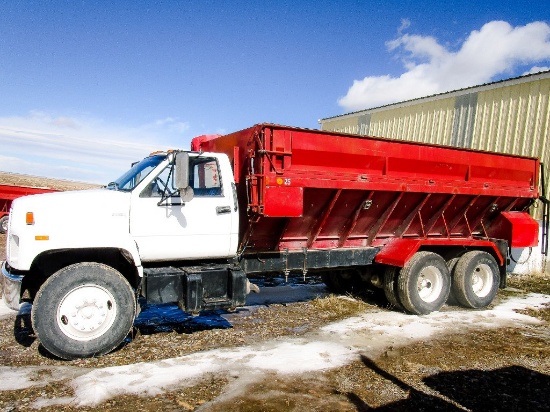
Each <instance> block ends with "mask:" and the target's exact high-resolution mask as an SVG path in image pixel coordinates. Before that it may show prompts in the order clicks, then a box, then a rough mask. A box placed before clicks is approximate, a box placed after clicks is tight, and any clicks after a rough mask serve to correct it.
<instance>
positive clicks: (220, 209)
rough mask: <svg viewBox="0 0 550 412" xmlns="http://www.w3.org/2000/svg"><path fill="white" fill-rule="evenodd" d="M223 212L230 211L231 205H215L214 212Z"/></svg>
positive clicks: (219, 213) (220, 213) (221, 213)
mask: <svg viewBox="0 0 550 412" xmlns="http://www.w3.org/2000/svg"><path fill="white" fill-rule="evenodd" d="M225 213H231V206H216V214H218V215H223V214H225Z"/></svg>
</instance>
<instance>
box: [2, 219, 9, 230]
mask: <svg viewBox="0 0 550 412" xmlns="http://www.w3.org/2000/svg"><path fill="white" fill-rule="evenodd" d="M1 223H2V232H4V233H6V232H7V231H8V219H3V220H2V222H1Z"/></svg>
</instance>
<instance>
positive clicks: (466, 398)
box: [346, 356, 550, 412]
mask: <svg viewBox="0 0 550 412" xmlns="http://www.w3.org/2000/svg"><path fill="white" fill-rule="evenodd" d="M362 361H363V363H364V364H365V365H366V366H367V367H368V368H370V369H371V370H373V371H374V372H376V373H378V374H379V375H380V376H382V377H383V378H385V379H387V380H389V381H390V382H392V383H393V384H394V385H396V386H398V387H399V388H400V389H402V390H405V391H408V392H409V396H408V397H407V398H406V399H403V400H400V401H397V402H392V403H389V404H386V405H383V406H380V407H378V408H373V407H370V406H369V405H368V404H367V403H365V402H364V401H363V400H362V399H361V398H360V397H359V396H357V395H356V394H354V393H347V394H346V395H347V397H348V400H349V401H350V402H351V403H353V404H354V405H355V407H356V408H357V410H358V411H377V412H386V411H463V410H470V411H480V412H481V411H484V412H485V411H494V412H500V411H502V412H504V411H537V412H538V411H550V405H549V404H548V393H549V392H550V376H548V375H546V374H542V373H539V372H536V371H533V370H530V369H527V368H524V367H522V366H509V367H505V368H500V369H494V370H487V371H484V370H477V369H471V370H460V371H452V372H440V373H437V374H435V375H431V376H428V377H427V378H424V379H423V382H424V383H425V384H426V386H428V387H429V388H431V389H433V390H434V391H436V392H437V394H439V395H440V396H439V395H437V394H435V395H432V394H428V393H426V392H424V391H422V390H419V389H417V388H414V387H412V386H410V385H409V384H407V383H406V382H404V381H402V380H401V379H399V378H398V377H396V376H394V375H392V374H390V373H388V372H387V371H385V370H383V369H381V368H380V367H379V366H378V365H376V363H375V362H374V361H372V360H371V359H369V358H367V357H365V356H363V357H362Z"/></svg>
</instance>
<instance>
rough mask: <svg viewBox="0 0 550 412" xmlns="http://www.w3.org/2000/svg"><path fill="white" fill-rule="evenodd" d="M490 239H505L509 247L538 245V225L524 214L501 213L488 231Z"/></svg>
mask: <svg viewBox="0 0 550 412" xmlns="http://www.w3.org/2000/svg"><path fill="white" fill-rule="evenodd" d="M488 235H489V236H490V237H494V238H498V239H506V240H508V243H509V244H510V246H511V247H532V246H536V245H537V244H538V239H539V224H538V223H537V222H536V221H535V220H534V219H533V218H532V217H531V216H529V215H528V214H527V213H524V212H503V213H501V214H500V216H499V217H498V218H497V219H496V221H495V223H494V224H493V225H492V226H491V227H490V228H489V229H488Z"/></svg>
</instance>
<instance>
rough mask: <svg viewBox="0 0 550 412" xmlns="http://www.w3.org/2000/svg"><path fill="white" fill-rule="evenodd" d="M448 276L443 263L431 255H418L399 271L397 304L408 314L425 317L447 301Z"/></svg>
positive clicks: (449, 287) (443, 261)
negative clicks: (399, 303)
mask: <svg viewBox="0 0 550 412" xmlns="http://www.w3.org/2000/svg"><path fill="white" fill-rule="evenodd" d="M450 290H451V277H450V275H449V269H448V268H447V264H446V262H445V260H444V259H443V258H442V257H441V256H439V255H438V254H436V253H433V252H417V253H415V254H414V255H413V257H412V258H411V259H410V260H409V261H408V262H407V264H406V265H405V266H404V267H403V268H402V269H401V271H400V272H399V276H398V277H397V292H398V296H399V301H400V302H401V304H402V305H403V307H404V308H405V310H407V311H408V312H410V313H413V314H415V315H427V314H428V313H430V312H434V311H437V310H439V309H440V308H441V307H442V306H443V305H444V304H445V302H446V301H447V298H448V297H449V292H450Z"/></svg>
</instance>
